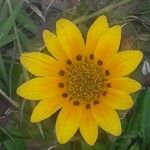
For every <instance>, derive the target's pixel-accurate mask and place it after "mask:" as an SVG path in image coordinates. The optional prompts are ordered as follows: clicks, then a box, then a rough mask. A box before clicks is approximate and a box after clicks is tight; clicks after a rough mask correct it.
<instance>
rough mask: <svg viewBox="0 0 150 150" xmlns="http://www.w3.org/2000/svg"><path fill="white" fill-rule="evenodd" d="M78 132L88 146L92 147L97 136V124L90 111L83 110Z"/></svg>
mask: <svg viewBox="0 0 150 150" xmlns="http://www.w3.org/2000/svg"><path fill="white" fill-rule="evenodd" d="M80 132H81V135H82V136H83V138H84V140H85V141H86V142H87V143H88V144H89V145H94V144H95V142H96V139H97V136H98V124H97V123H96V121H95V120H94V118H93V116H92V112H91V110H90V109H87V108H84V110H83V114H82V117H81V121H80Z"/></svg>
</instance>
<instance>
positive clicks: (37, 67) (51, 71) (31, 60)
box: [20, 52, 63, 76]
mask: <svg viewBox="0 0 150 150" xmlns="http://www.w3.org/2000/svg"><path fill="white" fill-rule="evenodd" d="M20 61H21V63H22V64H23V66H24V67H25V68H26V69H27V70H28V71H29V72H31V73H32V74H34V75H36V76H58V72H59V70H60V69H63V67H62V65H61V64H60V63H59V62H58V61H56V60H55V59H53V58H52V57H50V56H48V55H45V54H43V53H39V52H31V53H24V54H22V55H21V57H20Z"/></svg>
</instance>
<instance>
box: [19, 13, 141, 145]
mask: <svg viewBox="0 0 150 150" xmlns="http://www.w3.org/2000/svg"><path fill="white" fill-rule="evenodd" d="M43 39H44V42H45V45H46V47H47V49H48V51H49V52H50V53H51V54H52V56H53V57H52V56H48V55H45V54H43V53H39V52H30V53H24V54H22V55H21V58H20V61H21V63H22V64H23V65H24V67H25V68H26V69H27V70H28V71H29V72H31V73H32V74H33V75H35V76H38V77H36V78H34V79H31V80H30V81H27V82H25V83H24V84H22V85H21V86H20V87H19V88H18V89H17V93H18V95H20V96H21V97H23V98H25V99H29V100H40V102H39V103H38V105H37V106H36V107H35V109H34V111H33V113H32V116H31V122H38V121H41V120H44V119H46V118H48V117H50V116H51V115H52V114H54V113H55V112H56V111H58V110H59V109H61V111H60V112H59V115H58V117H57V121H56V136H57V139H58V141H59V142H60V143H62V144H63V143H66V142H67V141H68V140H69V139H70V138H72V137H73V136H74V134H75V133H76V131H77V130H78V128H79V130H80V132H81V135H82V136H83V138H84V140H85V141H86V142H87V143H88V144H89V145H93V144H94V143H95V141H96V139H97V136H98V126H100V127H101V128H102V129H104V130H105V131H106V132H108V133H110V134H112V135H114V136H119V135H120V134H121V123H120V119H119V116H118V113H117V112H116V110H125V109H128V108H130V107H132V105H133V100H132V98H131V96H130V95H129V94H131V93H133V92H135V91H137V90H139V89H140V88H141V85H140V83H138V82H137V81H135V80H132V79H130V78H129V77H125V76H127V75H129V74H130V73H131V72H133V70H135V69H136V68H137V66H138V64H139V63H140V62H141V60H142V57H143V54H142V53H141V52H140V51H138V50H126V51H121V52H118V49H119V46H120V40H121V27H120V26H119V25H115V26H113V27H108V23H107V18H106V17H105V16H100V17H99V18H98V19H97V20H96V21H95V22H94V23H93V24H92V26H91V27H90V29H89V31H88V33H87V38H86V44H85V43H84V39H83V37H82V35H81V33H80V31H79V29H78V28H77V26H75V25H74V24H73V23H72V22H70V21H69V20H66V19H60V20H58V21H57V24H56V35H55V34H53V33H51V32H49V31H48V30H45V31H44V32H43Z"/></svg>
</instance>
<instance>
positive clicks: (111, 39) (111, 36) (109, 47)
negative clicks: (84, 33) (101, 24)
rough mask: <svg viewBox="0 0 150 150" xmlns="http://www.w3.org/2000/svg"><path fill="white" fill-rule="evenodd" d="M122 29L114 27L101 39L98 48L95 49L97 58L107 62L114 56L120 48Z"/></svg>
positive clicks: (117, 26)
mask: <svg viewBox="0 0 150 150" xmlns="http://www.w3.org/2000/svg"><path fill="white" fill-rule="evenodd" d="M120 40H121V27H120V26H119V25H116V26H113V27H111V28H109V29H108V30H107V32H106V33H105V34H104V35H103V36H101V37H100V39H99V42H98V44H97V47H96V49H95V58H96V61H97V60H102V61H103V63H105V62H107V61H108V60H109V59H110V57H111V56H112V55H114V54H115V53H116V52H117V51H118V49H119V46H120Z"/></svg>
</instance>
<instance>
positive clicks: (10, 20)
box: [0, 1, 23, 37]
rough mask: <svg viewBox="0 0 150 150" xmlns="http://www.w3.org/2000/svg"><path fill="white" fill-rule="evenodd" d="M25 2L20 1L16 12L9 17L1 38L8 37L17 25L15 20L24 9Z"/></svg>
mask: <svg viewBox="0 0 150 150" xmlns="http://www.w3.org/2000/svg"><path fill="white" fill-rule="evenodd" d="M22 3H23V1H19V2H18V5H17V6H16V8H15V9H14V11H13V12H12V13H11V15H10V16H9V17H8V19H7V21H6V22H5V23H4V25H3V26H2V27H1V28H0V37H1V36H4V37H5V36H7V35H8V33H9V31H10V30H11V28H12V26H13V25H14V23H15V19H16V17H17V15H18V13H19V11H20V9H21V7H22Z"/></svg>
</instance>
